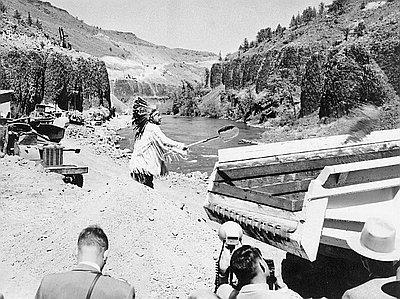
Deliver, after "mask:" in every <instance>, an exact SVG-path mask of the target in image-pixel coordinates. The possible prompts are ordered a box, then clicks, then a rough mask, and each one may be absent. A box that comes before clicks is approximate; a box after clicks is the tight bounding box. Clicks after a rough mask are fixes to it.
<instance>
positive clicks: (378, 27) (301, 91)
mask: <svg viewBox="0 0 400 299" xmlns="http://www.w3.org/2000/svg"><path fill="white" fill-rule="evenodd" d="M399 32H400V1H379V2H373V1H365V0H357V1H350V0H335V1H333V3H332V5H330V6H329V7H326V8H325V10H324V11H323V13H321V14H318V15H316V16H315V17H314V18H312V19H309V20H307V21H303V22H301V23H299V24H295V25H293V24H292V26H291V27H290V28H289V29H285V28H283V29H282V28H279V30H278V28H277V29H276V30H275V31H273V32H272V34H271V35H270V36H269V37H268V38H266V39H265V40H263V41H259V42H257V41H253V42H251V43H250V46H248V45H245V46H246V47H242V46H241V50H240V51H238V52H237V53H234V54H232V55H230V56H229V57H227V58H225V60H224V61H222V62H219V63H217V64H214V65H213V67H212V69H211V78H210V79H211V80H210V82H211V87H216V86H218V85H219V84H223V85H225V87H226V89H227V93H226V96H225V97H223V98H222V101H225V102H229V103H230V105H231V106H232V105H233V106H235V105H236V106H235V107H233V109H237V110H243V111H244V112H243V113H242V114H243V115H244V116H243V118H244V119H245V118H247V117H250V118H252V119H255V120H257V121H259V122H265V121H266V119H269V118H275V119H278V120H279V121H278V122H279V123H281V124H282V123H288V122H291V121H294V120H295V119H296V118H297V117H298V116H306V115H311V114H313V113H315V112H317V113H319V117H320V118H323V117H328V118H331V117H334V118H335V117H341V116H343V115H347V114H348V113H349V112H350V111H351V109H352V108H354V107H357V106H359V105H361V104H366V103H371V104H374V105H378V106H383V105H385V111H387V110H392V109H394V110H396V111H397V112H396V111H395V112H396V113H394V115H398V110H397V109H398V106H399V98H398V95H399V93H400V67H399V66H400V58H399V57H400V36H399ZM242 89H245V90H246V89H247V90H249V91H251V92H248V96H244V97H243V96H240V93H238V92H239V91H240V90H242ZM235 103H236V104H235ZM244 106H246V107H244ZM392 112H393V111H391V112H390V113H392ZM399 123H400V121H397V123H396V124H391V125H390V126H398V125H399Z"/></svg>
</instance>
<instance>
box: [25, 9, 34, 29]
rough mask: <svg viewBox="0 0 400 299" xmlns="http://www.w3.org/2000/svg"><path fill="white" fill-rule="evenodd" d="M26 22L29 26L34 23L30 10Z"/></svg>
mask: <svg viewBox="0 0 400 299" xmlns="http://www.w3.org/2000/svg"><path fill="white" fill-rule="evenodd" d="M26 23H27V24H28V26H32V24H33V21H32V18H31V12H30V11H28V18H27V19H26Z"/></svg>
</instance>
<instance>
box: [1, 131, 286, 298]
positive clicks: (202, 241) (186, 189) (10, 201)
mask: <svg viewBox="0 0 400 299" xmlns="http://www.w3.org/2000/svg"><path fill="white" fill-rule="evenodd" d="M116 127H118V125H116V126H113V125H109V126H107V127H100V128H96V129H95V130H94V131H95V134H93V132H92V133H88V132H86V133H85V134H83V133H82V132H81V131H82V130H81V129H79V130H78V129H76V128H75V129H73V127H72V126H71V127H70V128H69V131H68V132H69V134H67V135H68V137H66V138H64V139H63V140H62V144H63V145H64V146H66V147H67V148H75V147H79V148H81V152H80V153H79V154H75V153H73V152H65V155H64V164H75V165H80V166H88V167H89V173H88V174H85V175H84V186H83V188H79V187H76V186H74V185H70V184H65V183H64V182H63V181H62V176H61V175H58V174H54V173H48V172H45V171H44V169H43V168H42V167H41V166H35V164H34V163H33V162H30V161H27V160H23V159H20V158H19V157H17V156H6V157H4V158H0V169H1V171H0V198H1V199H0V219H1V220H0V224H1V227H2V230H1V232H0V239H1V240H2V242H1V243H0V252H1V255H0V256H1V257H0V273H1V275H0V293H3V294H4V295H5V298H6V299H12V298H32V297H33V296H34V294H35V292H36V289H37V287H38V286H39V283H40V280H41V278H42V277H43V276H44V275H45V274H48V273H53V272H61V271H66V270H69V269H71V268H72V267H73V265H74V264H75V262H76V260H75V248H76V241H77V237H78V234H79V232H80V230H81V229H82V228H84V227H85V226H87V225H90V224H98V225H100V226H101V227H103V228H104V230H105V232H106V233H107V234H108V236H109V239H110V244H111V248H110V249H111V250H110V251H111V252H110V253H111V255H110V258H109V262H108V263H107V265H106V267H105V272H106V273H107V274H109V275H111V276H113V277H117V278H118V277H121V278H124V279H126V280H127V281H128V282H130V283H131V284H133V285H134V286H135V288H136V290H137V298H187V297H188V295H189V294H190V293H191V292H192V291H193V290H196V289H199V288H213V283H214V277H215V259H216V257H217V256H218V253H219V250H220V246H221V242H220V241H219V239H218V235H217V230H218V225H216V224H215V223H213V222H211V221H210V220H209V219H208V218H207V216H206V213H205V211H204V209H203V204H204V201H205V198H206V178H204V175H201V174H190V175H182V174H174V173H171V174H170V175H169V176H168V177H166V178H163V179H157V180H156V181H155V189H154V190H152V189H149V188H147V187H145V186H143V185H140V184H138V183H137V182H135V181H133V180H132V179H131V178H130V176H129V174H128V165H127V163H128V154H127V153H126V152H123V151H119V150H117V149H114V148H113V146H112V144H113V142H114V141H115V140H114V139H115V135H114V134H113V132H114V131H113V130H115V129H116ZM85 130H88V131H89V132H90V130H93V129H90V128H86V129H85ZM71 131H72V132H75V133H71ZM110 132H111V133H110ZM93 136H96V137H93ZM110 136H111V137H110ZM72 137H73V138H72ZM249 242H251V241H249ZM249 242H245V243H249ZM263 251H264V252H265V251H267V254H268V255H269V256H271V255H274V256H275V257H277V258H281V257H282V253H281V252H278V251H277V250H276V249H273V248H271V247H267V248H263ZM264 254H265V253H264Z"/></svg>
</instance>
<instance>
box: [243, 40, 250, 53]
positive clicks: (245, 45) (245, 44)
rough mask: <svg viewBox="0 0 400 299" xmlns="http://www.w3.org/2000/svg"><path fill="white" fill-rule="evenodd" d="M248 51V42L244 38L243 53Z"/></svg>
mask: <svg viewBox="0 0 400 299" xmlns="http://www.w3.org/2000/svg"><path fill="white" fill-rule="evenodd" d="M248 49H249V41H248V40H247V38H246V37H245V38H244V40H243V52H246V51H247V50H248Z"/></svg>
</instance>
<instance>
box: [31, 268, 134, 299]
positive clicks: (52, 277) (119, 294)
mask: <svg viewBox="0 0 400 299" xmlns="http://www.w3.org/2000/svg"><path fill="white" fill-rule="evenodd" d="M76 270H78V269H76ZM95 277H96V273H95V272H94V271H93V272H91V271H90V270H89V271H85V270H83V271H80V270H79V271H74V270H73V271H69V272H64V273H57V274H49V275H47V276H45V277H44V278H43V280H42V283H41V285H40V287H39V289H38V291H37V294H36V297H35V298H36V299H42V298H43V299H44V298H57V299H64V298H65V299H67V298H86V295H87V293H88V290H89V288H90V286H91V284H92V282H93V280H94V279H95ZM134 294H135V290H134V288H133V287H132V286H130V285H129V284H128V283H126V282H124V281H121V280H118V279H115V278H112V277H110V276H106V275H101V276H100V277H99V278H98V280H97V282H96V284H95V286H94V287H93V291H92V295H91V297H90V298H91V299H99V298H110V299H122V298H129V299H131V298H135V295H134Z"/></svg>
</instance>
